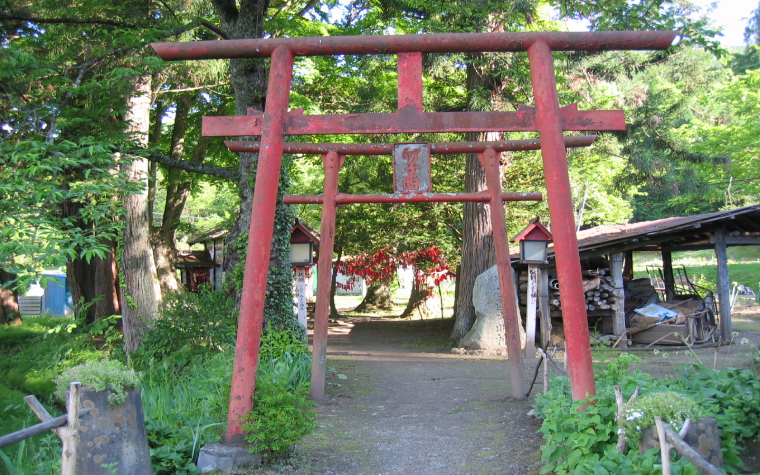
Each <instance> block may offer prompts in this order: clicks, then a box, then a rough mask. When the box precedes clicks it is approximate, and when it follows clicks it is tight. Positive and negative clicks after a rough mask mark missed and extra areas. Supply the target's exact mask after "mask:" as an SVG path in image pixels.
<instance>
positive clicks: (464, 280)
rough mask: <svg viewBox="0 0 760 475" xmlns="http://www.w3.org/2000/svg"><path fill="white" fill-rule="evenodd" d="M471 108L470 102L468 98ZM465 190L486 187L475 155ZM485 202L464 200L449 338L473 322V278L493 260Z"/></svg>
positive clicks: (473, 77)
mask: <svg viewBox="0 0 760 475" xmlns="http://www.w3.org/2000/svg"><path fill="white" fill-rule="evenodd" d="M474 60H475V58H470V64H469V65H468V66H467V90H468V91H470V94H473V91H475V90H476V89H478V88H482V87H483V86H484V85H485V84H486V81H485V77H484V75H483V72H482V71H481V70H479V69H477V68H475V66H473V63H474ZM469 103H470V105H469V106H468V110H472V103H473V101H472V100H470V101H469ZM486 139H487V137H486V134H481V133H468V134H467V135H466V140H468V141H480V140H486ZM464 176H465V178H464V180H465V181H464V191H465V192H466V193H474V192H477V191H483V190H485V189H486V175H485V170H483V166H482V165H481V164H480V161H479V160H478V156H477V154H473V153H469V154H467V158H466V162H465V175H464ZM487 206H488V205H486V204H483V203H465V204H464V211H463V213H464V216H463V218H464V219H463V223H462V264H461V267H460V269H459V272H457V282H456V295H457V298H456V307H455V308H454V329H453V331H452V332H451V338H452V339H453V340H454V341H455V342H456V343H459V340H460V339H462V337H463V336H464V335H465V334H466V333H467V332H468V331H470V328H472V325H473V323H474V322H475V307H473V306H472V287H473V285H475V279H476V278H477V277H478V276H479V275H480V274H482V273H483V272H485V271H486V269H488V268H489V267H491V266H493V265H494V264H495V263H496V254H495V251H494V244H493V226H492V224H491V216H490V213H489V212H488V208H487Z"/></svg>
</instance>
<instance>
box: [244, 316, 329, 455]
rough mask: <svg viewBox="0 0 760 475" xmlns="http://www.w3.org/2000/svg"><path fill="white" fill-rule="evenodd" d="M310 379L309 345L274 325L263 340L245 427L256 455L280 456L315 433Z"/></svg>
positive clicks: (247, 438)
mask: <svg viewBox="0 0 760 475" xmlns="http://www.w3.org/2000/svg"><path fill="white" fill-rule="evenodd" d="M310 377H311V356H310V355H309V348H308V346H307V345H306V344H305V343H304V342H303V341H301V340H300V339H299V338H298V337H297V336H295V335H294V334H293V333H292V332H289V331H287V330H279V331H278V330H275V329H273V328H272V327H271V326H270V327H269V328H268V331H267V333H266V335H265V337H264V338H263V339H262V345H261V350H260V358H259V367H258V370H257V374H256V393H255V395H254V402H253V410H252V411H251V412H250V413H248V414H247V415H246V418H245V422H244V424H243V429H244V430H245V431H246V432H247V435H246V440H247V441H248V442H251V443H252V444H253V445H252V447H251V450H252V451H253V452H260V453H261V454H262V455H263V457H264V458H273V457H279V456H281V455H283V454H284V453H285V452H287V451H288V450H289V449H290V448H291V447H292V446H293V445H295V444H296V443H298V442H299V441H300V440H301V439H302V438H303V437H304V436H305V435H307V434H309V433H310V432H311V431H312V430H314V428H315V427H316V421H315V420H314V414H313V413H312V412H310V410H309V409H310V408H311V407H313V406H314V403H313V402H311V400H310V399H309V381H310Z"/></svg>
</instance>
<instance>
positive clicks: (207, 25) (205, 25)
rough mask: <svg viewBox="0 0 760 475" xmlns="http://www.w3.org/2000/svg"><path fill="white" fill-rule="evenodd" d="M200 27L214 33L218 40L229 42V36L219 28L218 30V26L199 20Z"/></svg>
mask: <svg viewBox="0 0 760 475" xmlns="http://www.w3.org/2000/svg"><path fill="white" fill-rule="evenodd" d="M200 25H201V26H202V27H203V28H205V29H207V30H208V31H210V32H212V33H214V34H215V35H216V36H218V37H219V38H221V39H223V40H229V39H230V35H228V34H227V32H226V31H224V30H222V29H221V28H219V27H218V26H216V25H214V24H213V23H211V22H210V21H206V20H201V23H200Z"/></svg>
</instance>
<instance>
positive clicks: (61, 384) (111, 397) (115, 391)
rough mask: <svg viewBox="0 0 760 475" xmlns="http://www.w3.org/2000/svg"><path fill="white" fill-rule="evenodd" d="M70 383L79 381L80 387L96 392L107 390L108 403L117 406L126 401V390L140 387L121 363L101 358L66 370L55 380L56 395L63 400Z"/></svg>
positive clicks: (129, 370) (135, 378)
mask: <svg viewBox="0 0 760 475" xmlns="http://www.w3.org/2000/svg"><path fill="white" fill-rule="evenodd" d="M72 381H79V382H80V383H82V385H84V386H87V387H90V388H93V389H95V390H96V391H104V390H106V389H107V390H108V402H109V403H111V404H113V405H114V406H118V405H120V404H122V403H124V401H126V399H127V395H126V393H125V392H124V390H125V389H126V388H135V387H139V386H140V381H139V379H138V377H137V373H135V372H134V370H131V369H129V368H127V367H126V366H124V365H123V364H122V363H120V362H118V361H114V360H109V359H107V358H103V359H102V360H100V361H94V360H92V361H88V362H86V363H84V364H81V365H79V366H75V367H73V368H70V369H67V370H66V371H64V372H63V373H61V375H60V376H58V377H57V378H56V379H55V382H56V386H57V388H58V390H57V392H56V394H57V395H58V397H60V398H61V399H64V391H66V390H67V389H69V384H70V383H71V382H72Z"/></svg>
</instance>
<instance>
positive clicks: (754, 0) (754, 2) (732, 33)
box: [565, 0, 760, 47]
mask: <svg viewBox="0 0 760 475" xmlns="http://www.w3.org/2000/svg"><path fill="white" fill-rule="evenodd" d="M692 2H693V3H694V4H695V5H697V6H699V7H701V8H703V9H704V10H705V11H707V10H710V13H709V18H710V19H712V20H713V22H714V23H715V26H722V27H723V36H719V37H717V39H718V41H720V43H721V44H722V45H723V46H724V47H729V46H744V28H745V27H746V26H747V21H748V20H749V17H750V16H751V15H752V11H753V10H755V9H756V8H757V7H758V2H760V0H692ZM713 5H714V8H713ZM565 24H566V25H567V27H568V29H569V30H570V31H585V30H586V23H584V22H578V21H566V22H565Z"/></svg>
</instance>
